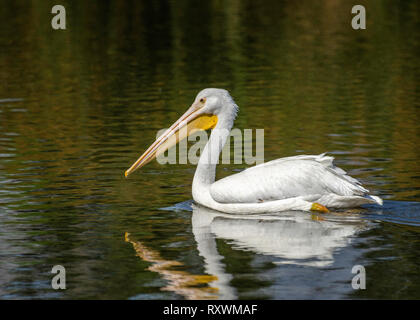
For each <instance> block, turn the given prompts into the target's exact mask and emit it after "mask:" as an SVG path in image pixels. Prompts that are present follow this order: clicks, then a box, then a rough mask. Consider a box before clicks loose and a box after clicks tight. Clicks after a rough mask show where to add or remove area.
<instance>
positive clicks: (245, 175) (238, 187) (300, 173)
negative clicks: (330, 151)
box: [210, 154, 369, 203]
mask: <svg viewBox="0 0 420 320" xmlns="http://www.w3.org/2000/svg"><path fill="white" fill-rule="evenodd" d="M333 160H334V158H333V157H329V156H325V155H324V154H321V155H301V156H295V157H287V158H281V159H277V160H273V161H270V162H267V163H263V164H260V165H257V166H255V167H251V168H249V169H246V170H244V171H242V172H240V173H237V174H234V175H232V176H229V177H226V178H223V179H220V180H218V181H216V182H215V183H213V184H212V185H211V188H210V194H211V196H212V197H213V199H214V200H215V201H217V202H220V203H256V202H262V201H272V200H280V199H287V198H293V197H298V196H313V195H318V196H321V195H326V194H331V193H333V194H336V195H342V196H353V195H360V196H363V195H365V194H367V193H368V192H369V191H368V190H366V189H365V188H363V187H362V186H361V185H360V182H359V181H357V180H356V179H354V178H352V177H350V176H348V175H346V172H345V171H344V170H342V169H340V168H338V167H335V166H334V165H333Z"/></svg>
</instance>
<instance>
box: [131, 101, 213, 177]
mask: <svg viewBox="0 0 420 320" xmlns="http://www.w3.org/2000/svg"><path fill="white" fill-rule="evenodd" d="M202 109H203V106H202V105H200V104H199V103H194V104H193V105H192V106H191V107H190V108H189V109H188V110H187V112H185V113H184V114H183V115H182V116H181V118H179V119H178V120H177V121H176V122H175V123H174V124H173V125H172V126H171V127H170V128H169V129H168V130H166V131H165V133H164V134H162V135H161V136H160V137H159V138H158V139H157V140H156V141H155V142H153V144H152V145H151V146H150V147H149V148H148V149H147V150H146V152H145V153H143V154H142V155H141V157H140V158H138V159H137V161H136V162H134V163H133V165H132V166H131V167H130V168H129V169H128V170H127V171H126V172H125V177H127V176H128V175H129V174H130V173H132V172H134V171H135V170H137V169H139V168H141V167H143V166H144V165H145V164H147V163H149V162H150V161H152V160H153V159H154V158H155V157H157V156H158V155H160V154H162V153H163V152H165V151H166V150H168V149H169V148H171V147H172V146H174V145H176V144H177V143H178V142H179V141H181V140H183V139H184V138H186V137H188V136H189V135H191V134H193V133H194V132H197V131H198V130H207V129H212V128H214V127H215V126H216V124H217V116H216V115H212V114H206V113H204V112H203V110H202Z"/></svg>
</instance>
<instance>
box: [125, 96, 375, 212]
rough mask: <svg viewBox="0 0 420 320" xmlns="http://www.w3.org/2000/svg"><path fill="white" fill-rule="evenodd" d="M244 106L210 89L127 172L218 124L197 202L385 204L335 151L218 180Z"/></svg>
mask: <svg viewBox="0 0 420 320" xmlns="http://www.w3.org/2000/svg"><path fill="white" fill-rule="evenodd" d="M237 112H238V106H237V105H236V103H235V102H234V101H233V99H232V97H231V96H230V94H229V93H228V91H226V90H224V89H214V88H209V89H204V90H202V91H201V92H200V93H199V94H198V95H197V97H196V98H195V100H194V102H193V104H192V105H191V107H190V108H189V109H188V110H187V112H185V113H184V114H183V115H182V116H181V117H180V118H179V119H178V120H177V121H176V122H175V123H174V124H173V125H172V126H171V127H170V128H169V129H168V130H167V131H166V132H165V133H164V134H162V135H161V136H160V137H159V138H158V139H157V140H156V141H155V142H154V143H153V144H152V145H151V146H150V147H149V148H148V149H147V150H146V151H145V152H144V153H143V155H142V156H141V157H140V158H139V159H138V160H137V161H136V162H135V163H134V164H133V165H132V166H131V167H130V168H129V169H128V170H127V171H126V172H125V176H126V177H127V176H128V175H129V174H130V173H132V172H133V171H135V170H136V169H138V168H140V167H142V166H144V165H145V164H146V163H148V162H150V161H151V160H152V159H154V158H155V157H156V156H157V155H159V154H161V153H162V152H165V151H166V150H167V149H169V148H170V147H172V146H173V145H175V144H176V143H178V142H179V141H180V140H182V139H184V138H186V137H187V136H188V135H190V134H192V133H193V132H196V131H197V130H207V129H213V130H212V133H211V135H210V138H209V140H208V142H207V144H206V146H205V148H204V150H203V152H202V154H201V157H200V159H199V161H198V165H197V169H196V171H195V175H194V180H193V183H192V195H193V199H194V201H196V202H197V203H199V204H201V205H203V206H205V207H208V208H211V209H214V210H217V211H221V212H225V213H231V214H258V213H268V212H279V211H286V210H302V211H310V210H314V211H321V212H328V209H327V207H329V208H350V207H356V206H359V205H361V204H366V203H377V204H380V205H382V199H380V198H379V197H376V196H372V195H369V194H368V192H369V191H368V190H367V189H365V188H364V187H363V186H361V184H360V182H359V181H357V180H356V179H354V178H352V177H350V176H348V175H346V172H345V171H344V170H342V169H340V168H338V167H335V166H334V165H333V159H334V158H333V157H329V156H325V154H320V155H300V156H295V157H287V158H281V159H277V160H272V161H270V162H266V163H262V164H260V165H256V166H254V167H251V168H248V169H246V170H244V171H242V172H240V173H237V174H234V175H231V176H229V177H225V178H223V179H220V180H218V181H215V176H216V164H217V163H218V159H219V155H220V152H221V151H222V149H223V146H224V144H225V143H226V141H227V140H228V138H229V133H230V130H231V129H232V126H233V122H234V120H235V118H236V114H237Z"/></svg>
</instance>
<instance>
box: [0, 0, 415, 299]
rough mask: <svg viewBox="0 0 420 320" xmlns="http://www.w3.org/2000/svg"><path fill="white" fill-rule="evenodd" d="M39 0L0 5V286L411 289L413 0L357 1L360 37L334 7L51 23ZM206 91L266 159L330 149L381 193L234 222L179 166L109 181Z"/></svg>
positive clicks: (225, 292) (10, 289)
mask: <svg viewBox="0 0 420 320" xmlns="http://www.w3.org/2000/svg"><path fill="white" fill-rule="evenodd" d="M53 4H55V3H52V2H51V3H50V2H49V1H42V2H41V1H33V2H30V3H28V2H27V1H11V2H6V3H3V4H2V9H1V11H0V21H1V22H0V24H1V28H0V83H1V85H0V298H2V299H39V298H42V299H47V298H54V299H55V298H65V299H88V298H94V299H197V298H203V299H219V298H227V299H230V298H233V299H237V298H238V299H254V298H255V299H282V298H287V299H294V298H297V299H306V298H308V299H314V298H327V299H330V298H345V299H348V298H363V299H364V298H368V299H371V298H388V299H419V298H420V285H419V284H420V254H419V252H420V241H419V240H420V233H419V232H420V229H419V227H420V203H419V202H418V199H419V192H420V189H419V185H420V183H419V182H420V170H419V166H418V160H419V148H418V145H419V144H420V139H419V128H420V127H419V121H420V117H419V114H420V113H419V107H420V105H419V82H418V79H419V78H420V74H419V62H418V52H419V38H418V33H419V14H418V12H420V8H419V2H418V1H400V2H399V1H369V2H367V1H361V2H360V4H363V5H365V6H366V10H367V19H368V20H367V29H366V30H363V31H355V30H353V29H352V28H351V25H350V21H351V14H350V11H351V7H352V5H353V3H352V2H351V1H342V2H336V1H323V2H318V1H304V2H300V1H299V2H296V1H290V2H288V1H267V2H265V4H264V5H261V4H258V3H256V2H255V1H226V2H220V1H208V2H206V3H200V6H198V4H196V3H195V2H193V1H176V2H171V3H164V2H151V3H147V2H137V1H136V2H117V1H93V2H92V1H89V2H74V1H63V5H64V6H65V7H66V10H67V30H65V31H53V30H52V29H51V26H50V19H51V16H52V15H51V14H50V11H51V7H52V5H53ZM206 87H221V88H226V89H228V90H229V91H230V92H231V94H232V96H233V97H234V99H235V100H236V102H237V104H238V105H239V107H240V112H239V116H238V118H237V120H236V122H235V127H236V128H239V129H246V128H252V129H257V128H262V129H264V130H265V153H264V157H265V160H266V161H268V160H272V159H276V158H279V157H283V156H291V155H296V154H319V153H323V152H329V154H330V155H333V156H334V157H335V158H336V164H337V165H339V166H340V167H342V168H343V169H345V170H346V171H348V172H349V173H350V174H351V175H352V176H354V177H355V178H357V179H359V180H360V181H362V182H363V184H364V185H365V186H366V187H367V188H368V189H370V190H371V191H372V193H373V194H375V195H378V196H381V197H382V198H383V199H384V200H385V202H384V206H383V207H378V206H367V207H365V208H362V209H356V210H352V211H351V212H336V213H331V214H327V215H324V216H322V217H320V216H317V215H315V216H313V215H310V214H307V213H301V212H295V213H293V212H288V213H284V214H279V215H270V216H264V217H249V218H247V219H244V218H241V219H238V218H235V217H229V216H224V215H219V214H218V213H216V212H212V211H211V210H208V209H206V208H201V207H198V206H195V205H194V204H193V203H192V197H191V181H192V177H193V174H194V169H195V167H194V166H193V165H190V164H188V165H181V164H180V165H160V164H159V163H157V162H152V163H150V164H148V165H147V166H146V167H144V168H143V169H142V170H141V172H136V173H135V174H134V175H133V176H130V178H129V179H125V178H124V175H123V173H124V171H125V170H126V169H127V168H128V167H129V166H130V165H131V164H132V163H133V161H135V160H136V159H137V157H138V156H139V154H140V153H142V152H143V151H144V150H145V149H146V148H147V147H148V146H149V144H150V143H151V142H153V140H154V138H155V136H156V133H157V131H158V130H160V129H162V128H166V127H168V126H169V125H170V124H171V123H172V122H173V121H174V120H176V119H177V118H178V117H179V115H180V114H182V113H183V112H184V111H185V110H186V109H187V107H188V106H189V105H190V104H191V102H192V101H193V99H194V97H195V95H196V94H197V92H198V91H199V90H201V89H203V88H206ZM245 167H246V165H245V164H243V165H241V164H236V165H234V164H232V165H221V166H219V167H218V169H217V176H218V177H224V176H226V175H230V174H233V173H235V172H238V171H239V170H242V169H243V168H245ZM57 264H61V265H63V266H65V268H66V272H67V289H66V290H63V291H56V290H53V289H52V288H51V278H52V274H51V273H50V271H51V268H52V266H53V265H57ZM354 265H362V266H364V267H365V268H366V274H367V283H366V286H367V289H366V290H353V289H352V286H351V279H352V277H353V276H354V274H352V273H351V269H352V267H353V266H354Z"/></svg>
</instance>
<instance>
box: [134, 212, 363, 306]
mask: <svg viewBox="0 0 420 320" xmlns="http://www.w3.org/2000/svg"><path fill="white" fill-rule="evenodd" d="M333 219H334V220H333ZM363 228H364V224H362V223H361V221H360V220H359V219H358V218H357V216H354V215H352V216H349V217H340V216H335V215H333V214H331V215H329V216H328V217H324V219H323V220H322V221H317V219H314V217H311V216H309V215H307V214H305V213H303V212H283V213H281V214H278V215H274V214H269V215H267V214H265V215H247V216H244V215H232V214H223V213H220V212H217V211H214V210H211V209H209V208H206V207H203V206H200V205H193V215H192V231H193V234H194V239H195V241H196V243H197V249H198V252H199V255H200V256H202V257H203V259H204V267H205V271H206V273H207V274H208V275H207V276H206V275H191V274H189V273H186V272H184V271H173V270H171V268H172V267H173V266H175V265H179V264H180V263H179V262H177V261H167V260H164V259H162V258H161V257H160V256H159V254H157V253H153V254H151V253H150V252H152V251H151V250H150V249H148V248H146V247H145V246H144V245H142V244H141V243H139V242H137V243H136V242H133V241H130V242H131V243H132V244H133V245H134V248H135V249H136V251H137V254H138V255H139V256H140V257H141V258H142V259H143V260H146V261H149V262H152V263H153V265H152V266H151V267H150V268H149V270H151V271H154V272H158V273H160V274H161V275H162V276H163V277H164V278H165V279H167V280H168V281H169V282H170V283H169V285H168V286H166V287H165V289H164V290H170V291H174V292H177V293H179V294H181V295H183V296H185V297H186V298H188V299H199V298H201V299H203V298H207V299H211V298H219V299H236V298H237V297H238V294H237V292H236V290H235V288H234V287H233V286H232V285H231V284H230V282H231V280H232V278H233V276H232V275H231V274H229V273H228V272H227V271H226V266H225V264H224V261H223V260H224V256H222V255H221V254H220V253H219V251H218V248H217V244H216V239H218V238H219V239H225V240H227V241H228V242H230V243H231V244H232V245H233V248H234V249H235V248H236V249H239V250H246V251H251V252H254V253H256V254H259V255H264V256H271V257H272V258H273V263H274V264H277V265H285V264H293V265H302V266H308V267H317V268H319V267H328V266H331V265H332V264H333V263H334V260H335V253H337V251H338V249H340V248H344V247H346V246H347V245H348V243H349V242H350V237H351V236H352V235H354V234H355V233H356V232H357V231H358V230H361V229H363ZM343 259H344V258H343ZM345 264H346V265H347V264H348V262H346V263H345ZM198 284H201V285H203V284H206V287H202V286H201V287H199V286H197V285H198Z"/></svg>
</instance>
